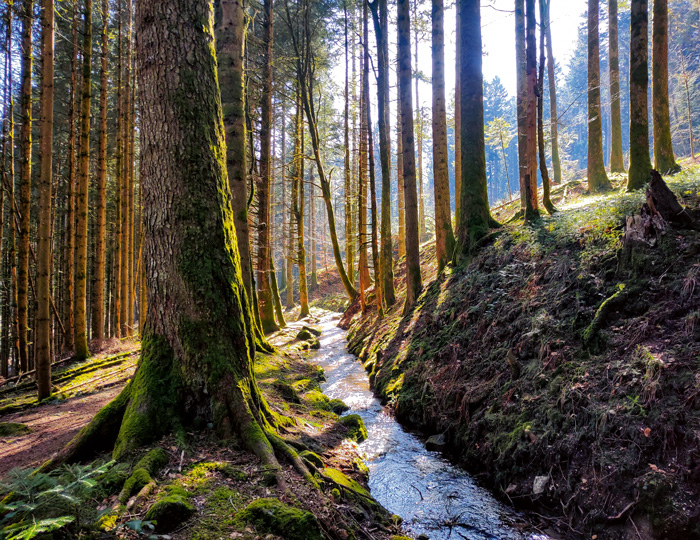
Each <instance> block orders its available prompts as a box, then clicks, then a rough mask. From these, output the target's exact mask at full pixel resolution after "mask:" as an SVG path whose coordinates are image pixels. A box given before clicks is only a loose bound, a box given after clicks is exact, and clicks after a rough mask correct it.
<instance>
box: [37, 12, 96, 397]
mask: <svg viewBox="0 0 700 540" xmlns="http://www.w3.org/2000/svg"><path fill="white" fill-rule="evenodd" d="M89 1H90V0H87V2H88V3H89ZM41 7H42V10H41V98H40V110H41V112H40V117H39V131H40V133H41V142H40V146H39V163H40V164H39V185H38V186H37V187H38V191H39V228H38V244H37V271H36V288H37V312H36V380H37V387H38V390H39V400H42V399H44V398H47V397H49V395H51V314H50V302H51V255H52V253H51V182H52V178H51V174H52V154H53V101H54V99H53V92H54V88H53V83H54V65H53V62H54V2H53V0H42V1H41ZM85 351H86V352H87V348H86V349H85Z"/></svg>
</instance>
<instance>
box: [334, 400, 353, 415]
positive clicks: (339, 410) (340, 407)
mask: <svg viewBox="0 0 700 540" xmlns="http://www.w3.org/2000/svg"><path fill="white" fill-rule="evenodd" d="M330 405H331V411H333V412H334V413H335V414H343V413H344V412H345V411H348V410H350V407H348V406H347V405H346V404H345V403H344V402H343V401H341V400H339V399H331V402H330Z"/></svg>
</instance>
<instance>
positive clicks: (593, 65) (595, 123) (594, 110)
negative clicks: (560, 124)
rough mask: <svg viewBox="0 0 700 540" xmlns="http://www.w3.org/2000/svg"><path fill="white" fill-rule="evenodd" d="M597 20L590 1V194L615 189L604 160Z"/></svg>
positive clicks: (594, 0) (595, 2)
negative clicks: (611, 183) (606, 170)
mask: <svg viewBox="0 0 700 540" xmlns="http://www.w3.org/2000/svg"><path fill="white" fill-rule="evenodd" d="M598 18H599V17H598V0H588V190H589V191H591V192H594V191H600V190H604V189H610V188H611V187H612V186H611V185H610V180H609V179H608V175H607V173H606V172H605V163H604V161H603V122H602V118H601V115H600V114H601V113H600V44H599V42H598Z"/></svg>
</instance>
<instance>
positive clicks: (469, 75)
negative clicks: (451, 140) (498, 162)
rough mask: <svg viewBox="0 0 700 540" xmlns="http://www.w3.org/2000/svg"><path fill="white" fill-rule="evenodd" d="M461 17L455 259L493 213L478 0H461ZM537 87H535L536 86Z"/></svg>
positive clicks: (473, 246)
mask: <svg viewBox="0 0 700 540" xmlns="http://www.w3.org/2000/svg"><path fill="white" fill-rule="evenodd" d="M459 1H460V12H461V14H462V16H461V32H460V38H461V40H462V42H461V50H462V54H461V66H460V78H461V84H460V88H461V94H460V95H459V96H458V98H459V99H460V100H461V102H462V124H461V128H462V147H461V148H460V151H461V153H462V194H461V195H462V201H461V208H462V212H461V214H460V218H461V221H460V223H459V224H458V227H457V234H458V240H457V242H458V245H457V248H456V250H455V256H456V258H459V257H460V256H461V255H468V254H470V253H473V251H474V250H475V249H476V243H477V242H478V241H479V240H480V239H481V238H482V237H483V236H484V235H486V234H487V233H488V231H489V222H490V221H491V215H490V212H489V201H488V194H487V186H486V148H485V142H484V82H483V74H482V52H481V51H482V49H481V7H480V5H479V0H459ZM533 90H534V88H533Z"/></svg>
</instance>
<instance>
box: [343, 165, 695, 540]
mask: <svg viewBox="0 0 700 540" xmlns="http://www.w3.org/2000/svg"><path fill="white" fill-rule="evenodd" d="M666 180H667V182H668V185H669V187H670V188H671V189H672V190H673V191H674V193H675V194H676V195H677V196H678V198H679V199H680V201H681V202H682V204H684V205H685V206H687V207H688V211H689V214H690V215H691V216H693V217H694V218H695V223H698V220H697V217H698V215H700V168H699V167H698V166H688V167H687V168H686V170H685V171H684V172H682V173H680V174H678V175H677V176H675V177H672V178H667V179H666ZM581 191H582V190H581V188H580V187H578V185H577V184H576V183H573V184H570V185H567V186H564V187H561V188H559V189H558V190H557V192H558V193H559V196H558V198H557V199H555V204H557V205H558V206H559V209H560V212H558V213H556V214H555V215H553V216H551V217H543V218H542V219H541V220H539V221H538V222H536V223H532V224H529V225H527V226H523V225H522V223H513V224H509V225H505V226H503V227H502V228H501V229H499V230H497V231H496V232H494V233H493V234H491V235H490V236H489V237H488V238H487V239H485V241H484V242H483V243H482V247H481V249H480V250H479V251H478V253H477V254H476V255H475V256H474V257H473V259H472V260H471V261H470V262H469V264H466V265H464V266H461V267H457V268H453V267H448V269H447V270H446V271H445V272H444V273H442V274H441V275H440V276H437V277H436V278H433V276H434V275H435V261H434V250H433V247H432V245H431V244H429V243H428V244H425V245H424V246H423V250H422V257H423V259H422V260H423V269H424V271H423V274H424V292H423V294H422V296H421V297H420V300H419V302H418V304H417V306H416V308H415V310H414V311H413V312H412V313H411V314H410V315H409V316H407V317H403V316H402V306H400V305H397V306H395V307H394V308H393V309H392V310H391V311H390V312H389V313H388V314H387V315H386V316H385V317H383V318H379V317H377V314H376V312H373V311H372V312H368V313H365V314H364V315H363V314H361V313H359V308H358V306H356V305H355V306H352V307H351V309H349V310H348V312H347V313H346V317H345V324H346V325H347V326H349V327H350V329H351V330H350V334H349V336H350V349H351V351H353V352H355V353H356V354H357V355H358V356H359V357H360V359H361V361H362V362H363V363H364V365H365V368H366V369H367V371H368V372H369V373H370V378H371V381H372V382H373V384H374V388H375V391H376V392H377V393H378V394H379V395H380V396H382V398H383V399H384V400H385V401H386V402H387V403H388V404H390V406H391V407H392V408H393V409H394V410H395V412H396V414H397V415H398V417H399V418H400V419H401V420H402V421H404V422H406V423H409V424H411V425H413V426H415V427H417V428H420V429H421V430H423V431H424V432H425V433H426V434H443V435H444V437H445V443H446V444H445V450H446V452H448V453H450V454H451V455H452V456H453V457H454V458H455V459H456V460H458V461H459V462H460V463H462V464H464V465H465V466H466V467H467V468H468V469H469V470H471V471H472V472H474V473H475V474H476V475H477V477H478V478H479V479H481V481H482V482H484V483H485V484H486V485H488V486H490V487H492V488H493V489H494V491H495V492H496V493H497V494H498V495H499V496H500V497H502V498H503V499H505V500H507V501H510V502H511V503H513V504H514V505H515V506H516V507H520V508H526V509H531V510H532V511H534V512H536V513H538V514H541V515H542V516H543V518H542V519H544V520H545V521H546V522H547V523H548V524H549V525H550V526H551V527H554V528H556V529H558V530H559V531H560V532H561V534H562V535H564V536H566V537H571V538H582V537H588V538H590V537H591V536H592V535H597V536H592V537H593V538H596V537H597V538H628V537H629V538H669V537H674V538H700V361H699V358H700V343H698V338H700V287H698V281H699V280H700V260H699V257H698V255H699V254H700V234H699V233H698V231H697V230H695V229H693V228H685V229H683V228H677V227H669V228H668V229H667V230H666V232H665V234H663V235H659V236H658V237H657V238H653V239H652V240H651V241H650V243H651V244H654V246H653V247H652V246H650V245H644V246H640V245H634V246H633V245H631V244H630V243H628V244H627V245H625V243H624V242H623V240H624V235H625V216H629V215H633V214H639V210H640V207H641V206H642V204H643V203H644V194H643V193H634V194H626V193H623V192H622V191H614V192H610V193H607V194H604V195H597V196H588V195H578V194H577V193H580V192H581ZM508 210H509V208H505V209H504V210H503V215H507V213H508ZM510 210H511V211H512V210H513V208H512V207H511V208H510ZM499 219H500V217H499ZM696 228H697V227H696ZM402 272H403V267H402V268H401V269H400V270H399V272H398V273H399V277H398V282H399V283H400V288H402V287H405V285H404V279H403V275H402ZM426 276H427V277H426ZM399 297H401V294H399Z"/></svg>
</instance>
